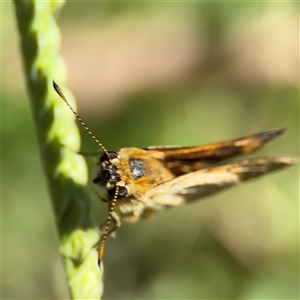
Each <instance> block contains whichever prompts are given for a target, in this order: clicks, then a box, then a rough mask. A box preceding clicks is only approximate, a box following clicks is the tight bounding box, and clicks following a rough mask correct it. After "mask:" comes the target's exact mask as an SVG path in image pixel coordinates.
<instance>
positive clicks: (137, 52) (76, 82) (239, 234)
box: [2, 2, 299, 299]
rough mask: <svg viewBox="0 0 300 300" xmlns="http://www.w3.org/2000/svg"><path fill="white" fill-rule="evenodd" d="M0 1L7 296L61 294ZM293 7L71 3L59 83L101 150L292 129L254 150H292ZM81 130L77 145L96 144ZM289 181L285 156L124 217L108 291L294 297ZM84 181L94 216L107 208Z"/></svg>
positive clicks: (295, 235)
mask: <svg viewBox="0 0 300 300" xmlns="http://www.w3.org/2000/svg"><path fill="white" fill-rule="evenodd" d="M2 10H3V13H2V18H3V20H2V45H3V46H2V70H3V71H2V74H3V77H2V143H3V147H2V148H3V156H2V158H3V159H2V170H3V173H2V174H3V175H2V199H3V201H2V274H3V277H2V297H3V299H12V298H14V299H19V298H24V299H25V298H26V299H46V298H47V299H49V298H50V299H51V298H60V299H61V298H68V291H67V284H66V278H65V275H64V273H63V270H62V266H61V262H60V258H59V255H58V241H57V236H56V232H55V226H54V218H53V216H52V211H51V205H50V201H49V197H48V193H47V185H46V182H45V180H44V178H43V172H42V169H41V163H40V157H39V152H38V147H37V143H36V140H35V132H34V128H33V123H32V120H31V112H30V107H29V103H28V100H27V97H26V89H25V83H24V78H23V75H22V68H21V58H20V54H19V45H18V33H17V30H16V22H15V19H14V10H13V6H12V4H11V3H2ZM298 12H299V3H275V2H274V3H270V2H260V3H258V2H257V3H246V2H245V3H243V2H241V3H237V2H235V3H233V2H232V3H230V2H228V3H157V2H153V3H150V2H144V3H142V2H141V3H137V2H128V3H122V2H102V3H100V2H99V3H97V2H88V3H87V2H68V3H67V4H66V5H65V7H64V8H63V10H62V12H61V14H60V16H59V19H58V23H59V26H60V29H61V33H62V48H61V52H62V54H63V56H64V58H65V60H66V62H67V65H68V70H69V77H68V83H67V86H68V87H69V88H70V89H71V90H72V92H73V93H74V94H75V95H76V98H77V101H78V108H77V110H78V111H79V114H80V116H81V117H82V118H83V119H84V120H85V121H86V123H87V124H88V126H89V127H90V128H91V129H92V131H93V132H94V134H95V135H96V136H97V137H98V138H99V139H100V140H101V142H102V143H103V144H104V145H105V146H106V147H107V148H108V149H109V150H118V149H119V148H121V147H129V146H136V147H146V146H149V145H197V144H204V143H210V142H217V141H222V140H227V139H233V138H237V137H241V136H245V135H248V134H252V133H256V132H259V131H263V130H267V129H271V128H276V127H286V128H288V133H287V134H286V135H285V136H284V137H282V138H281V139H280V140H278V141H275V142H274V143H272V144H271V145H269V146H267V147H266V148H265V149H263V150H262V151H260V153H257V154H255V155H256V156H263V155H280V154H290V155H299V148H298V147H299V88H298V84H299V57H298V54H299V27H298V21H299V15H298ZM82 139H83V142H82V151H85V152H95V151H97V150H98V148H97V145H96V144H95V143H94V142H93V140H92V139H91V138H90V137H89V136H88V135H87V134H86V133H85V132H83V131H82ZM88 163H89V166H90V169H91V171H92V168H93V162H92V161H90V160H89V161H88ZM298 183H299V168H298V166H294V167H292V168H290V169H287V170H285V171H282V172H279V173H276V174H272V175H269V176H266V177H265V178H263V179H260V180H257V181H255V182H252V183H250V184H246V185H244V186H241V187H239V188H236V189H232V190H230V191H227V192H224V193H223V194H220V195H218V196H216V197H214V198H213V199H209V200H208V201H203V202H199V203H196V204H194V205H190V206H186V207H177V208H173V209H170V210H168V211H161V212H159V213H158V214H157V215H156V216H155V218H153V219H152V220H150V221H141V222H139V223H137V224H135V225H124V226H123V227H122V228H121V229H120V230H119V231H118V234H117V239H109V241H108V243H107V248H106V255H105V273H106V274H105V295H104V299H298V298H299V226H298V225H299V207H298V198H299V188H298ZM89 189H90V191H91V197H92V212H93V219H94V220H95V222H96V223H100V222H101V221H102V220H104V219H105V217H106V216H107V207H106V205H105V204H104V203H102V202H100V201H99V199H98V198H97V197H96V196H95V195H94V187H93V186H92V185H90V187H89Z"/></svg>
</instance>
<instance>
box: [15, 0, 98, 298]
mask: <svg viewBox="0 0 300 300" xmlns="http://www.w3.org/2000/svg"><path fill="white" fill-rule="evenodd" d="M62 5H63V2H62V1H61V0H60V1H58V0H51V1H38V0H35V1H34V0H15V1H14V6H15V12H16V18H17V24H18V29H19V33H20V38H21V41H20V42H21V50H22V55H23V64H24V73H25V77H26V84H27V90H28V94H29V98H30V103H31V108H32V113H33V117H34V123H35V128H36V132H37V137H38V143H39V147H40V153H41V157H42V163H43V167H44V172H45V175H46V179H47V182H48V187H49V191H50V195H51V200H52V207H53V211H54V214H55V219H56V224H57V230H58V234H59V240H60V249H59V250H60V253H61V256H62V259H63V263H64V267H65V270H66V273H67V276H68V282H69V289H70V293H71V296H72V298H73V299H99V298H100V297H101V296H102V291H103V283H102V272H103V266H102V270H100V269H99V268H98V265H97V251H96V249H94V247H93V246H94V245H95V243H96V242H97V241H98V239H99V233H98V230H97V229H96V227H95V226H94V225H93V224H92V222H91V220H90V218H89V211H90V205H89V199H88V195H87V192H86V188H85V186H86V183H87V177H88V176H87V167H86V164H85V161H84V159H83V157H82V156H80V155H78V154H77V151H78V150H79V147H80V135H79V131H78V128H77V126H76V124H75V120H74V116H73V114H72V113H71V112H70V111H69V109H68V107H67V106H66V104H65V103H64V102H63V101H62V100H61V99H60V98H59V96H58V95H57V94H56V93H55V91H54V90H53V87H52V80H53V79H55V80H56V81H57V83H59V84H60V85H62V83H63V82H65V78H66V67H65V64H64V61H63V59H62V57H61V56H60V55H59V47H60V32H59V29H58V27H57V24H56V22H55V19H54V15H55V14H57V13H58V11H59V10H60V9H61V7H62ZM63 90H64V93H65V94H66V96H67V98H68V99H69V101H70V102H71V104H72V106H73V107H74V106H75V103H74V99H73V98H72V95H71V94H70V92H68V91H67V90H65V89H63Z"/></svg>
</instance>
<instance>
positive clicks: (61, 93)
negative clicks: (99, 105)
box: [53, 80, 109, 157]
mask: <svg viewBox="0 0 300 300" xmlns="http://www.w3.org/2000/svg"><path fill="white" fill-rule="evenodd" d="M53 87H54V89H55V91H56V93H57V94H58V95H59V96H60V98H61V99H63V100H64V101H65V103H66V104H67V105H68V106H69V108H70V109H71V111H72V112H73V114H74V115H75V117H76V118H77V120H78V121H79V122H80V123H81V125H82V126H83V127H84V129H85V130H86V131H87V132H88V134H89V135H90V136H91V137H92V138H93V140H94V141H95V142H96V143H97V144H98V145H99V146H100V147H101V148H102V150H103V151H104V152H105V154H106V155H107V156H108V157H109V154H108V151H107V150H106V148H105V147H104V146H103V145H102V144H101V143H100V141H99V140H98V139H97V138H96V137H95V136H94V135H93V133H92V132H91V131H90V129H89V128H88V127H87V126H86V124H85V123H84V122H83V121H82V119H81V118H80V117H79V115H78V114H77V112H76V111H75V110H74V109H73V108H72V107H71V105H70V104H69V102H68V101H67V99H66V97H65V95H64V94H63V92H62V91H61V89H60V87H59V86H58V85H57V84H56V83H55V81H54V80H53Z"/></svg>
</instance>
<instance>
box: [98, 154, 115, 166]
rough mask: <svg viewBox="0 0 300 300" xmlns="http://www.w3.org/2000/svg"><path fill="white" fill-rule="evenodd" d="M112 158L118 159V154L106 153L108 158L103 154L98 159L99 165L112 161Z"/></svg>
mask: <svg viewBox="0 0 300 300" xmlns="http://www.w3.org/2000/svg"><path fill="white" fill-rule="evenodd" d="M114 158H118V153H116V152H108V156H107V154H106V153H104V154H102V156H101V157H100V163H102V162H104V161H109V160H111V159H114Z"/></svg>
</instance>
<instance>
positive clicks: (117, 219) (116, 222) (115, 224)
mask: <svg viewBox="0 0 300 300" xmlns="http://www.w3.org/2000/svg"><path fill="white" fill-rule="evenodd" d="M111 219H112V222H113V227H112V228H111V229H110V230H109V231H108V232H107V234H106V235H107V236H110V235H111V236H113V237H114V233H115V231H116V230H117V229H118V228H120V227H121V225H122V222H121V219H120V217H119V216H118V215H117V213H115V212H113V213H112V215H111ZM106 224H107V220H106V221H105V222H103V223H102V224H101V225H100V226H99V227H100V232H102V234H101V238H100V241H101V240H102V237H103V233H104V232H103V231H104V228H105V226H106Z"/></svg>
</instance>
